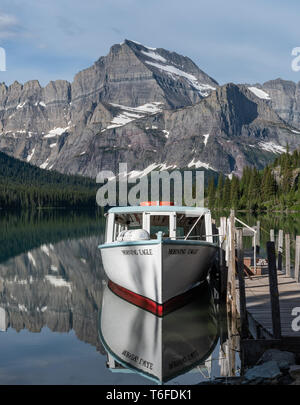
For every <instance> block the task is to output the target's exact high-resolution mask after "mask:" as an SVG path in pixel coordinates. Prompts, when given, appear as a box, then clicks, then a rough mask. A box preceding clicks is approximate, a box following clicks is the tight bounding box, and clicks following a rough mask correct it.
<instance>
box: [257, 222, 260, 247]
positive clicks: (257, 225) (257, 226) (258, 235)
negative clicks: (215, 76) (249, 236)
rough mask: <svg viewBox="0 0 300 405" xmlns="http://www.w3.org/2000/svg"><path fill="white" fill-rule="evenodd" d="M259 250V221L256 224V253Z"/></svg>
mask: <svg viewBox="0 0 300 405" xmlns="http://www.w3.org/2000/svg"><path fill="white" fill-rule="evenodd" d="M259 250H260V221H257V222H256V251H257V253H259Z"/></svg>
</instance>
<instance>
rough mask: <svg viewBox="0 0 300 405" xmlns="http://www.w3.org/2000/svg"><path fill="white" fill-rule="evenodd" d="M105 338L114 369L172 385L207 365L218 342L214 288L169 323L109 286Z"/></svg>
mask: <svg viewBox="0 0 300 405" xmlns="http://www.w3.org/2000/svg"><path fill="white" fill-rule="evenodd" d="M200 290H201V291H200ZM99 335H100V339H101V342H102V344H103V345H104V347H105V349H106V351H107V355H108V363H107V365H108V367H109V368H112V369H123V368H127V369H131V370H133V371H136V372H138V373H140V374H142V375H143V376H145V377H148V378H150V379H152V380H154V381H156V382H158V383H164V382H167V381H169V380H171V379H172V378H175V377H177V376H179V375H180V374H184V373H186V372H187V371H189V370H191V369H193V368H195V367H196V366H198V365H201V364H204V362H205V360H206V359H207V358H208V357H209V356H210V354H211V353H212V351H213V350H214V348H215V346H216V344H217V342H218V337H219V333H218V320H217V311H216V306H215V305H214V300H213V297H212V293H211V290H210V288H209V285H208V283H205V285H202V286H201V287H198V290H197V289H195V291H194V294H193V295H191V294H190V295H189V296H188V297H187V302H186V303H185V304H183V302H182V301H181V307H180V308H177V309H173V310H172V311H171V312H169V313H167V314H166V315H164V316H163V317H159V316H156V315H154V314H153V313H151V312H149V311H147V310H145V309H143V308H141V307H139V306H136V305H135V304H133V303H131V302H129V301H128V300H124V299H123V298H120V297H119V296H118V295H116V294H115V293H114V292H113V291H112V290H111V289H110V288H109V287H108V286H107V285H106V286H105V289H104V293H103V301H102V310H101V313H100V318H99ZM120 371H121V370H120Z"/></svg>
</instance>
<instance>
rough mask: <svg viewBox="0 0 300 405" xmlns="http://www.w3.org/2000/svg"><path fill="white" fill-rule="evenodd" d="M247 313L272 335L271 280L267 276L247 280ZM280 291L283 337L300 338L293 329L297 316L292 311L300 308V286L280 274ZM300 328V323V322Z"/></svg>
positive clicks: (299, 323)
mask: <svg viewBox="0 0 300 405" xmlns="http://www.w3.org/2000/svg"><path fill="white" fill-rule="evenodd" d="M245 290H246V303H247V311H248V313H249V314H250V315H251V316H252V318H253V319H255V321H256V322H258V323H259V324H260V325H261V326H262V328H264V329H265V330H267V331H268V332H269V333H270V334H272V333H273V331H272V314H271V302H270V301H271V300H270V289H269V278H268V276H267V275H262V276H254V277H252V279H249V278H245ZM278 290H279V300H280V315H281V329H282V336H283V337H297V338H299V337H300V331H295V330H293V328H292V322H293V320H294V319H295V316H293V315H292V310H293V309H294V308H296V307H298V308H300V284H299V283H297V282H296V281H295V280H294V279H292V278H290V277H287V276H286V275H285V274H284V273H282V272H278ZM298 325H299V326H300V321H299V322H298Z"/></svg>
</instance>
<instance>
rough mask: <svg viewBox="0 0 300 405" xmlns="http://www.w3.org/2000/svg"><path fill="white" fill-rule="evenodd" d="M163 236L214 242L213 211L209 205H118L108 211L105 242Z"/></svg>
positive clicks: (174, 238)
mask: <svg viewBox="0 0 300 405" xmlns="http://www.w3.org/2000/svg"><path fill="white" fill-rule="evenodd" d="M131 230H132V231H133V230H137V231H136V232H132V233H131V239H130V240H142V239H157V238H158V233H159V232H161V233H160V235H161V236H162V239H173V240H205V241H207V242H213V235H212V233H213V232H212V221H211V213H210V211H209V210H208V209H207V208H199V207H181V206H180V207H179V206H178V207H176V206H138V207H115V208H111V209H110V210H109V211H108V213H107V223H106V236H105V243H112V242H118V241H122V240H129V239H122V237H123V236H124V235H125V233H127V234H128V232H127V231H131Z"/></svg>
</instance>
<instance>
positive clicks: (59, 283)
mask: <svg viewBox="0 0 300 405" xmlns="http://www.w3.org/2000/svg"><path fill="white" fill-rule="evenodd" d="M45 278H46V280H47V281H49V283H50V284H52V285H54V287H67V288H68V289H69V290H70V291H72V285H71V283H68V282H67V281H66V280H64V279H63V278H61V277H56V276H52V275H47V276H46V277H45Z"/></svg>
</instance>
